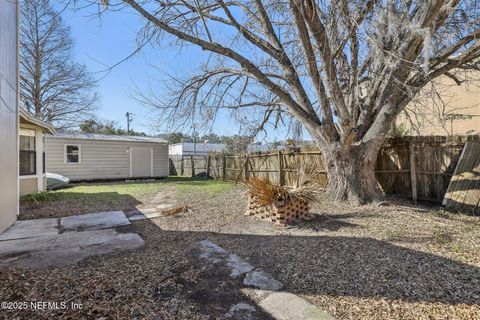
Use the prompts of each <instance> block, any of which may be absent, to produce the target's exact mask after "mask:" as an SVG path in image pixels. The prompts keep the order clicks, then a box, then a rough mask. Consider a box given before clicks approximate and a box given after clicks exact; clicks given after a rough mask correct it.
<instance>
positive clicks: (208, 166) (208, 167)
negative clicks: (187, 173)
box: [206, 155, 210, 179]
mask: <svg viewBox="0 0 480 320" xmlns="http://www.w3.org/2000/svg"><path fill="white" fill-rule="evenodd" d="M206 171H207V179H208V178H210V155H208V156H207V170H206Z"/></svg>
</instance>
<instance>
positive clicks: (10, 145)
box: [0, 0, 18, 233]
mask: <svg viewBox="0 0 480 320" xmlns="http://www.w3.org/2000/svg"><path fill="white" fill-rule="evenodd" d="M16 53H17V2H16V1H9V0H0V97H1V98H2V99H1V101H0V149H1V150H0V172H1V174H2V177H1V178H0V233H1V232H3V231H4V230H5V229H6V228H8V227H9V226H10V225H12V224H13V223H14V222H15V220H16V218H17V210H18V178H17V175H18V174H17V171H18V169H17V168H18V149H17V135H18V133H17V123H18V118H17V116H18V115H17V54H16Z"/></svg>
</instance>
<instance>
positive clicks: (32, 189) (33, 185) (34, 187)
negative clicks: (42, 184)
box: [19, 178, 39, 196]
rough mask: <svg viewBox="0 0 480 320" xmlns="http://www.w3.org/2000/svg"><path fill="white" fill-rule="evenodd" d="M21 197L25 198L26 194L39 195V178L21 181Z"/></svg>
mask: <svg viewBox="0 0 480 320" xmlns="http://www.w3.org/2000/svg"><path fill="white" fill-rule="evenodd" d="M19 181H20V195H21V196H24V195H26V194H32V193H37V192H38V191H39V190H38V179H37V178H26V179H20V180H19Z"/></svg>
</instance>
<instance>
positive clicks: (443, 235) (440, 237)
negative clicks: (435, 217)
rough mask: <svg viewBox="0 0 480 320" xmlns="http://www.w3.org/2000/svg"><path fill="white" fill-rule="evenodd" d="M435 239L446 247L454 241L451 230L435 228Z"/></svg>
mask: <svg viewBox="0 0 480 320" xmlns="http://www.w3.org/2000/svg"><path fill="white" fill-rule="evenodd" d="M433 239H434V240H435V243H436V244H438V245H444V244H447V243H450V242H452V241H453V240H454V239H453V235H452V232H451V230H449V229H447V228H440V227H435V229H434V230H433Z"/></svg>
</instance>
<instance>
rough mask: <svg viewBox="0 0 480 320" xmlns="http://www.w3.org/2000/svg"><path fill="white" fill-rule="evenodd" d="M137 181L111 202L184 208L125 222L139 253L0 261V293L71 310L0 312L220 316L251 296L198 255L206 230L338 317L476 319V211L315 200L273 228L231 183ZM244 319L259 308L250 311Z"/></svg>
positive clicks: (47, 207) (479, 308) (49, 206)
mask: <svg viewBox="0 0 480 320" xmlns="http://www.w3.org/2000/svg"><path fill="white" fill-rule="evenodd" d="M86 188H88V187H86ZM149 188H150V189H149V192H148V194H149V196H148V197H145V195H143V198H140V197H137V196H136V195H133V196H132V197H133V198H135V199H136V200H137V201H132V203H131V204H129V205H125V207H124V208H123V209H125V210H128V209H130V208H131V209H132V210H133V209H134V207H140V208H142V207H148V206H149V205H151V204H150V203H149V197H151V196H152V195H154V194H156V195H157V199H158V196H160V197H163V199H165V202H169V203H175V204H178V205H184V204H187V205H189V206H191V207H192V212H189V213H183V214H179V215H175V216H171V217H168V218H159V219H152V220H145V221H138V222H135V223H134V225H133V226H129V227H127V228H126V230H129V231H131V230H134V231H136V232H139V233H140V235H141V236H142V238H144V240H145V243H146V245H145V247H144V248H142V249H140V250H135V251H129V252H122V253H116V254H109V255H104V256H97V257H93V258H90V259H88V260H85V261H83V262H81V263H79V264H77V265H73V266H67V267H59V268H48V269H44V270H38V271H27V270H1V271H0V293H1V296H2V301H31V300H37V301H69V303H70V302H75V303H77V302H78V303H82V306H83V307H82V309H80V310H71V309H68V310H56V311H51V310H49V311H36V312H31V311H5V310H3V311H0V317H3V316H4V318H9V319H15V318H20V319H24V318H28V319H32V318H43V319H50V318H52V317H55V316H62V318H64V319H82V318H84V319H90V318H102V317H104V318H106V319H110V318H122V319H124V318H130V319H145V318H148V319H222V318H226V316H225V314H226V313H227V312H228V310H229V308H230V307H231V306H232V305H234V304H236V303H239V302H251V299H250V298H249V297H248V296H247V295H245V294H244V293H242V291H240V290H239V289H240V288H241V285H240V283H239V281H237V280H235V279H231V278H229V277H228V276H226V273H228V271H227V270H224V268H223V267H221V266H218V265H215V266H212V265H209V264H208V263H207V262H206V261H204V260H203V259H201V258H199V254H198V241H200V240H203V239H209V240H211V241H213V242H215V243H217V244H218V245H220V246H222V247H223V248H225V249H226V250H228V251H230V252H232V253H236V254H238V255H239V256H241V257H243V258H244V259H246V260H247V261H249V262H250V263H251V264H252V265H254V266H256V267H260V268H262V269H263V270H265V271H267V272H269V273H270V274H272V275H273V276H274V277H275V278H276V279H277V280H279V281H281V282H282V283H283V284H284V288H283V290H285V291H288V292H292V293H295V294H298V295H301V296H303V297H304V298H306V299H307V300H309V301H310V302H312V303H314V304H315V305H317V306H319V307H320V308H322V309H324V310H326V311H327V312H329V313H330V314H332V315H333V316H335V317H336V318H338V319H480V218H479V217H468V216H464V215H457V214H451V213H444V212H442V211H441V210H439V208H436V207H428V206H417V207H414V206H411V205H410V204H409V202H408V201H406V200H405V201H402V200H395V199H389V202H390V205H389V206H382V207H377V206H364V207H359V208H351V207H348V206H342V205H339V204H336V203H330V202H327V201H326V200H322V201H321V202H320V203H318V204H317V205H316V206H315V208H314V210H312V211H313V212H315V213H316V218H315V219H314V220H312V221H308V222H307V221H305V222H302V223H299V224H296V225H293V226H289V227H287V228H276V227H274V226H273V225H272V224H271V223H269V222H266V221H259V220H256V219H255V218H252V217H246V216H244V215H243V212H244V209H245V205H246V199H245V197H244V195H243V189H242V188H241V187H239V186H233V185H220V186H215V187H213V188H212V187H206V186H205V185H202V184H197V183H189V182H184V183H181V182H180V183H170V182H169V183H163V184H159V185H158V189H155V188H157V187H153V186H149ZM102 201H103V200H102ZM90 204H91V203H90ZM56 206H62V209H61V210H55V209H54V208H55V207H56ZM92 207H95V206H92ZM100 207H102V206H100ZM69 208H71V209H69ZM85 210H88V208H83V209H79V207H78V204H72V206H71V207H69V205H68V201H67V200H66V199H63V200H61V201H51V202H42V203H35V205H34V207H33V208H32V206H31V204H23V205H22V215H23V216H32V215H33V216H35V217H36V218H39V217H42V216H51V212H56V214H59V213H60V212H63V213H64V214H65V215H68V214H69V213H70V214H76V212H81V211H82V212H83V211H85ZM102 210H103V207H102ZM226 279H227V280H226ZM256 318H258V319H268V315H266V314H263V313H261V311H257V313H256Z"/></svg>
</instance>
